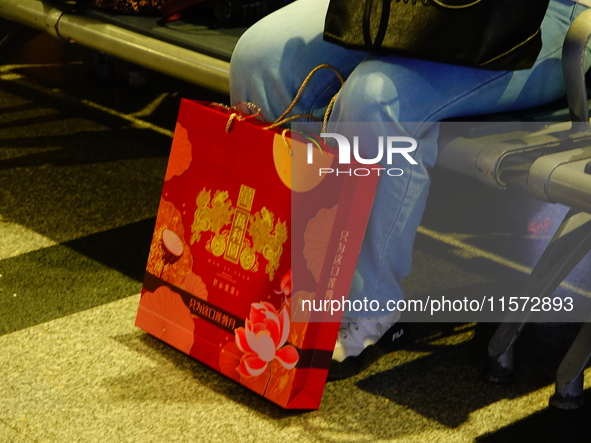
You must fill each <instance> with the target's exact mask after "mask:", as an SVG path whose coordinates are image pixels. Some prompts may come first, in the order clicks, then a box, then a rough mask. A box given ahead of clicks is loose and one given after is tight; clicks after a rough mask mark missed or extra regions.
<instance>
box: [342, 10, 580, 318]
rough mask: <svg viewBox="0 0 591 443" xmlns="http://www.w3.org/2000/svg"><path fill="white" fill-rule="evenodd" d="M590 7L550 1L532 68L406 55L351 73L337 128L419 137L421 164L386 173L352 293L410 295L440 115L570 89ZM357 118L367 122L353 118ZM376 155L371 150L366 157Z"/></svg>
mask: <svg viewBox="0 0 591 443" xmlns="http://www.w3.org/2000/svg"><path fill="white" fill-rule="evenodd" d="M582 9H583V7H582V6H580V5H578V6H577V5H575V4H574V3H572V2H570V1H568V0H555V1H552V2H551V4H550V9H549V11H548V14H547V17H546V19H545V21H544V23H543V26H542V35H543V37H544V46H543V49H542V52H541V53H540V55H539V58H538V61H537V62H536V64H535V66H534V67H533V68H532V69H528V70H520V71H488V70H482V69H471V68H466V67H462V66H452V65H445V64H440V63H434V62H428V61H421V60H413V59H408V58H401V57H368V58H366V59H365V60H364V61H363V62H361V63H360V64H359V65H358V66H357V68H355V70H354V71H353V72H352V73H351V75H350V76H349V77H348V79H347V82H346V83H345V86H344V88H343V90H342V91H341V93H340V94H339V98H338V100H337V103H336V105H335V109H334V111H333V113H332V115H331V122H332V123H333V130H334V131H335V132H339V133H343V134H344V135H350V136H353V135H360V134H357V133H355V134H350V132H351V131H355V130H357V129H358V128H361V129H362V130H363V132H364V134H363V135H364V136H365V139H366V140H367V142H366V143H367V144H366V146H369V147H373V146H377V143H376V141H375V139H376V137H377V136H380V135H407V136H410V137H414V138H416V139H417V140H418V141H419V147H418V148H417V150H416V151H415V152H414V153H413V157H414V158H415V160H416V161H417V163H418V165H414V166H411V165H408V164H406V165H404V164H403V165H400V167H403V169H405V173H404V174H403V175H402V176H400V177H388V176H387V175H383V176H382V178H381V180H380V184H379V187H378V191H377V195H376V198H375V203H374V207H373V209H372V214H371V218H370V222H369V226H368V228H367V232H366V236H365V239H364V243H363V248H362V251H361V255H360V257H359V261H358V266H357V273H356V278H355V284H354V287H353V290H352V292H351V294H350V297H351V298H352V299H361V300H362V299H363V298H364V297H367V298H368V299H370V300H371V299H377V300H379V301H380V302H382V308H383V309H384V311H379V312H377V313H350V314H352V316H355V314H360V315H363V316H367V315H369V316H372V315H373V316H376V315H377V316H379V315H380V313H382V314H383V312H385V310H386V306H385V304H386V302H387V301H388V300H392V299H394V300H399V299H401V298H402V297H403V294H402V289H401V287H400V284H399V281H400V279H401V278H403V277H405V276H406V275H408V273H409V271H410V263H411V256H412V245H413V239H414V235H415V232H416V229H417V227H418V225H419V222H420V219H421V217H422V213H423V209H424V206H425V202H426V198H427V189H428V185H429V174H428V169H429V168H431V167H432V166H433V165H434V163H435V160H436V157H437V135H438V131H437V124H436V123H437V122H440V121H441V120H444V119H448V118H452V117H461V116H468V115H474V114H484V113H494V112H501V111H507V110H511V109H523V108H528V107H532V106H536V105H540V104H544V103H548V102H551V101H553V100H556V99H558V98H560V97H562V96H563V95H564V82H563V77H562V65H561V51H562V43H563V41H564V36H565V34H566V31H567V29H568V26H569V25H570V22H571V21H572V19H573V18H574V17H575V16H576V14H577V13H578V12H580V11H581V10H582ZM351 122H364V123H363V124H351ZM373 156H375V154H373V153H371V152H369V153H367V154H366V157H368V158H371V157H373Z"/></svg>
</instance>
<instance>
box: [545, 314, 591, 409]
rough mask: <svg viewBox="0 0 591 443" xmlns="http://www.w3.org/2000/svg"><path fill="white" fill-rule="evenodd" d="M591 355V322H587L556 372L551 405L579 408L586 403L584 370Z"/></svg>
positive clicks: (561, 407)
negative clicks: (584, 396)
mask: <svg viewBox="0 0 591 443" xmlns="http://www.w3.org/2000/svg"><path fill="white" fill-rule="evenodd" d="M590 357H591V323H585V324H584V325H583V327H582V328H581V330H580V331H579V334H578V335H577V337H576V338H575V340H574V341H573V344H572V345H571V347H570V348H569V350H568V352H567V353H566V355H565V356H564V359H563V360H562V363H560V366H559V367H558V372H557V374H556V390H555V392H554V395H553V396H552V398H551V399H550V405H551V406H554V407H556V408H559V409H577V408H579V407H580V406H581V405H582V404H583V403H584V398H583V382H584V376H583V371H584V370H585V367H586V366H587V363H588V362H589V358H590Z"/></svg>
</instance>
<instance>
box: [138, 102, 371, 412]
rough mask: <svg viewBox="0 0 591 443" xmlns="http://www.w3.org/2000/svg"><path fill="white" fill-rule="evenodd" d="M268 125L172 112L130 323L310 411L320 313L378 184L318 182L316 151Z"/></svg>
mask: <svg viewBox="0 0 591 443" xmlns="http://www.w3.org/2000/svg"><path fill="white" fill-rule="evenodd" d="M266 125H268V124H265V123H262V122H260V121H258V120H256V119H254V118H243V117H242V116H241V115H239V114H237V113H235V112H234V111H233V110H231V109H230V110H228V109H224V108H222V107H220V106H219V105H215V104H210V103H202V102H196V101H190V100H183V101H182V103H181V107H180V111H179V116H178V121H177V125H176V129H175V133H174V138H173V142H172V149H171V153H170V159H169V164H168V168H167V171H166V177H165V182H164V186H163V191H162V198H161V202H160V206H159V209H158V215H157V219H156V225H155V229H154V236H153V240H152V244H151V248H150V254H149V259H148V264H147V270H146V277H145V281H144V286H143V289H142V294H141V299H140V303H139V308H138V313H137V318H136V325H137V326H139V327H140V328H142V329H143V330H145V331H146V332H148V333H149V334H151V335H153V336H155V337H157V338H159V339H161V340H163V341H165V342H166V343H168V344H170V345H172V346H174V347H176V348H177V349H179V350H180V351H182V352H184V353H186V354H189V355H190V356H192V357H194V358H195V359H197V360H199V361H201V362H203V363H205V364H206V365H208V366H210V367H211V368H213V369H215V370H216V371H219V372H220V373H222V374H224V375H226V376H228V377H230V378H232V379H234V380H235V381H237V382H238V383H241V384H242V385H244V386H246V387H248V388H250V389H252V390H253V391H255V392H257V393H258V394H260V395H262V396H264V397H265V398H267V399H269V400H271V401H273V402H275V403H277V404H278V405H280V406H282V407H284V408H289V409H317V408H318V407H319V405H320V401H321V398H322V393H323V390H324V384H325V382H326V376H327V373H328V367H329V364H330V359H331V355H332V350H333V348H334V344H335V341H336V336H337V333H338V328H339V320H340V314H342V312H336V313H335V312H333V313H332V315H331V313H330V312H328V311H327V310H324V309H318V307H319V306H321V305H322V303H324V301H325V300H329V301H330V300H341V299H346V297H347V295H348V291H349V287H350V284H351V280H352V276H353V270H354V268H355V264H356V260H357V256H358V253H359V248H360V245H361V241H362V238H363V235H364V231H365V227H366V223H367V217H368V215H369V211H370V209H371V205H372V201H373V195H374V192H375V187H376V185H377V177H363V178H362V179H359V178H356V177H354V176H351V175H347V174H342V175H337V174H329V173H322V174H321V173H320V168H325V169H324V170H323V171H324V172H326V171H328V170H330V169H331V168H332V169H334V168H335V165H336V162H337V157H336V156H335V155H334V154H333V153H331V152H329V149H328V148H327V147H326V146H323V145H322V143H321V142H319V141H317V140H316V141H315V142H314V143H313V144H310V145H308V142H309V140H308V139H307V138H306V136H303V135H300V134H294V133H291V132H290V133H286V132H285V131H282V130H280V129H268V128H266ZM310 156H311V157H312V158H313V162H312V163H309V161H310ZM348 166H352V165H348ZM312 301H314V302H316V305H313V304H311V302H312ZM311 306H316V309H312V308H311Z"/></svg>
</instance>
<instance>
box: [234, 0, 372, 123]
mask: <svg viewBox="0 0 591 443" xmlns="http://www.w3.org/2000/svg"><path fill="white" fill-rule="evenodd" d="M327 7H328V0H296V1H295V2H293V3H291V4H289V5H287V6H285V7H284V8H282V9H280V10H278V11H276V12H274V13H272V14H270V15H269V16H267V17H265V18H263V19H262V20H260V21H259V22H257V23H256V24H255V25H253V26H252V27H251V28H250V29H249V30H247V31H246V33H245V34H244V35H243V36H242V37H241V38H240V40H239V41H238V44H237V46H236V48H235V50H234V52H233V55H232V60H231V64H230V90H231V93H230V100H231V103H232V104H236V103H238V102H251V103H253V104H255V105H256V106H258V107H259V108H261V109H262V111H263V115H264V116H265V118H266V119H267V120H269V121H274V120H275V119H276V118H277V117H279V115H281V114H282V113H283V112H284V111H285V110H286V109H287V107H288V105H289V104H290V103H291V101H292V100H293V99H294V97H295V95H296V92H297V90H298V88H299V86H300V85H301V83H302V81H303V80H304V79H305V78H306V76H307V75H308V74H309V73H310V71H312V69H313V68H315V67H316V66H318V65H321V64H329V65H331V66H333V67H334V68H335V69H337V70H338V71H339V72H340V73H341V74H342V75H343V76H345V77H346V76H347V75H349V73H350V72H351V71H352V70H353V69H354V68H355V67H356V66H357V65H358V64H359V62H360V61H361V60H363V59H364V58H365V57H366V56H367V53H365V52H362V51H349V50H347V49H345V48H342V47H340V46H337V45H333V44H331V43H327V42H324V41H323V40H322V29H323V28H324V17H325V15H326V9H327ZM339 88H340V83H339V81H338V80H337V77H335V75H334V74H333V73H331V72H329V71H328V70H323V71H320V72H319V73H318V74H317V75H316V76H315V77H314V79H313V81H312V82H311V83H310V84H309V86H308V87H307V88H306V90H305V91H304V94H303V95H302V97H301V99H300V101H299V102H298V105H297V106H296V108H295V109H294V110H293V112H292V114H306V113H315V114H316V115H319V116H321V115H322V109H323V108H325V107H326V105H327V104H328V102H329V101H330V99H331V98H332V96H333V95H334V94H336V92H337V91H338V90H339Z"/></svg>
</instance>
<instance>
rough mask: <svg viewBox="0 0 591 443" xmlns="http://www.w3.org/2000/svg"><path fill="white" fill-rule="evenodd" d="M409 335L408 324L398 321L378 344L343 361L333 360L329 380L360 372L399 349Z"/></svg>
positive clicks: (347, 376)
mask: <svg viewBox="0 0 591 443" xmlns="http://www.w3.org/2000/svg"><path fill="white" fill-rule="evenodd" d="M407 337H408V332H407V326H406V325H404V324H402V323H396V324H395V325H394V326H392V327H391V328H390V329H388V330H387V331H386V333H385V334H384V335H383V336H382V337H381V338H380V339H379V340H378V341H377V342H376V344H374V345H370V346H368V347H367V348H365V349H364V350H363V351H362V352H361V354H359V355H356V356H350V357H347V358H346V359H344V360H343V361H342V362H338V361H336V360H331V362H330V368H329V370H328V377H327V381H333V380H342V379H344V378H349V377H352V376H354V375H356V374H358V373H360V372H361V371H363V370H364V369H365V368H367V367H368V366H369V365H371V364H372V363H374V362H375V361H376V360H378V359H379V358H380V357H382V356H384V355H386V354H389V353H390V352H394V351H396V350H397V349H399V348H400V346H401V345H402V344H403V343H404V342H405V341H406V339H407Z"/></svg>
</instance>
